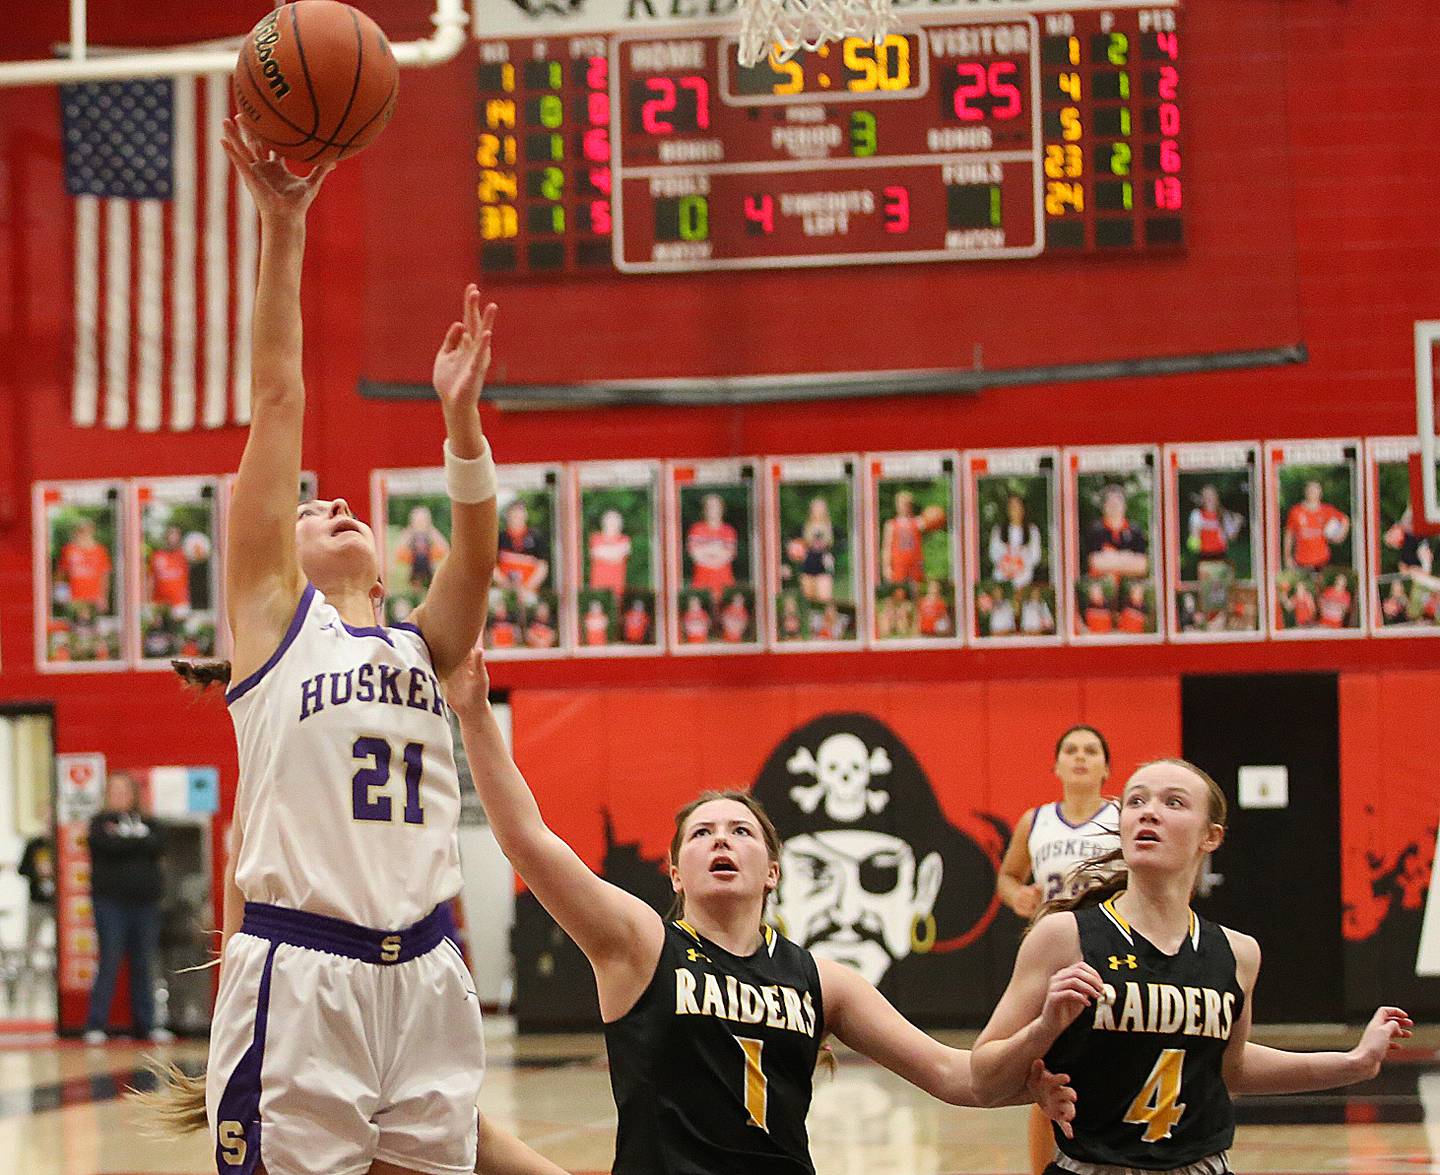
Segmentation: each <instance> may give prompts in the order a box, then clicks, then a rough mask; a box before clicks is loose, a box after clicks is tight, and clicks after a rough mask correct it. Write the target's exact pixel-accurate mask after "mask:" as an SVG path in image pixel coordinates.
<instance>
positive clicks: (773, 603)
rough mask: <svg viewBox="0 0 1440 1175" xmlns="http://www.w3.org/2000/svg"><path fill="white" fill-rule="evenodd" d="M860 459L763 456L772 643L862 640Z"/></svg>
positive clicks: (788, 647)
mask: <svg viewBox="0 0 1440 1175" xmlns="http://www.w3.org/2000/svg"><path fill="white" fill-rule="evenodd" d="M858 466H859V458H858V457H856V456H855V455H854V454H835V455H830V456H823V457H819V456H817V457H768V458H766V460H765V469H766V470H767V476H766V478H765V488H766V491H767V494H768V499H769V500H768V502H767V506H766V546H767V548H768V553H769V557H770V558H769V568H770V592H769V596H770V617H771V636H770V647H771V648H772V649H774V650H775V651H777V652H781V651H792V650H799V651H805V652H810V651H816V650H836V649H854V648H858V647H859V645H860V641H861V638H862V636H863V633H862V631H861V628H860V625H861V621H862V613H863V607H862V605H863V599H862V596H861V592H860V546H859V543H858V539H859V534H860V524H859V518H858V515H859V509H858V506H859V502H858V500H857V497H856V480H857V477H856V475H857V472H858Z"/></svg>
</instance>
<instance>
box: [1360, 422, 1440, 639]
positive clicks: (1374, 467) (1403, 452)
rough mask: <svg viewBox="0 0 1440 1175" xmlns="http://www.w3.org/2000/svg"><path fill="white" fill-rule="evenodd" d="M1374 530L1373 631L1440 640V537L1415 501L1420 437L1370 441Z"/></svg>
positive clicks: (1371, 530)
mask: <svg viewBox="0 0 1440 1175" xmlns="http://www.w3.org/2000/svg"><path fill="white" fill-rule="evenodd" d="M1365 453H1366V480H1367V481H1368V483H1369V493H1368V494H1367V496H1366V501H1367V503H1368V505H1369V515H1370V526H1369V539H1370V559H1369V566H1370V569H1371V570H1370V577H1369V585H1370V586H1369V595H1370V632H1371V634H1372V635H1373V636H1387V637H1388V636H1440V565H1437V564H1440V558H1437V556H1440V535H1437V534H1436V533H1435V532H1434V529H1433V528H1427V527H1425V525H1424V518H1423V517H1420V515H1423V511H1422V510H1418V509H1417V508H1416V503H1415V502H1414V501H1413V500H1412V499H1411V489H1412V482H1411V468H1412V463H1414V464H1416V465H1418V462H1419V457H1420V443H1419V441H1418V440H1416V438H1415V437H1371V438H1370V439H1369V440H1367V441H1366V442H1365Z"/></svg>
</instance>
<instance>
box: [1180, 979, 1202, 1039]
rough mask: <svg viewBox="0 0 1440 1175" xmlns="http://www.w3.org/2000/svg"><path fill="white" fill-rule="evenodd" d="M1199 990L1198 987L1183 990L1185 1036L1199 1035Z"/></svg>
mask: <svg viewBox="0 0 1440 1175" xmlns="http://www.w3.org/2000/svg"><path fill="white" fill-rule="evenodd" d="M1200 1000H1201V996H1200V989H1199V988H1198V987H1187V988H1186V989H1185V1027H1184V1029H1183V1030H1182V1031H1184V1033H1185V1035H1186V1036H1199V1035H1200V1020H1201V1015H1202V1013H1201V1011H1200Z"/></svg>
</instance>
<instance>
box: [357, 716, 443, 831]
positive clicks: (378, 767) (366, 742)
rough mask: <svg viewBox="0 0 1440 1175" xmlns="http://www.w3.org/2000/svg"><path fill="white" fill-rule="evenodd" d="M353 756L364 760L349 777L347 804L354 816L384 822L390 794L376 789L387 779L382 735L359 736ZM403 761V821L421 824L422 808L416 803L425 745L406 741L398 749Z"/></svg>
mask: <svg viewBox="0 0 1440 1175" xmlns="http://www.w3.org/2000/svg"><path fill="white" fill-rule="evenodd" d="M351 751H352V753H353V755H354V757H355V758H356V759H357V760H359V761H361V762H362V763H365V764H367V765H366V766H364V767H361V768H360V770H358V771H357V772H355V776H354V778H353V779H351V781H350V790H351V806H352V808H353V813H352V814H353V815H354V817H355V819H356V820H376V821H380V822H382V823H388V822H389V821H390V820H391V819H392V816H391V811H392V807H391V803H390V797H389V796H388V795H386V794H384V793H383V792H380V794H378V795H377V794H376V793H377V792H379V789H381V788H383V787H385V786H386V784H388V783H389V782H390V760H391V757H392V752H391V750H390V744H389V743H388V742H387V741H386V740H385V739H383V738H372V737H369V736H362V737H360V738H357V739H356V740H355V745H354V746H353V747H352V748H351ZM401 759H402V760H403V761H404V763H405V810H404V820H405V823H406V824H424V823H425V809H424V808H422V807H421V806H420V776H421V774H422V773H423V771H424V769H425V748H424V746H422V745H421V744H420V743H406V744H405V750H404V751H403V752H402V753H401Z"/></svg>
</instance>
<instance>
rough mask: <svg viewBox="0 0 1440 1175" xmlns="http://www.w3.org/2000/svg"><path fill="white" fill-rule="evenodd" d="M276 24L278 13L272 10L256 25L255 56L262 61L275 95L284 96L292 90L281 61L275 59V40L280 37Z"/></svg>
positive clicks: (261, 64) (266, 81) (266, 80)
mask: <svg viewBox="0 0 1440 1175" xmlns="http://www.w3.org/2000/svg"><path fill="white" fill-rule="evenodd" d="M275 25H276V14H275V13H273V12H272V13H271V14H270V15H269V16H267V17H266V18H265V19H264V20H262V21H261V22H260V23H259V24H258V25H256V26H255V32H254V33H253V34H252V35H253V36H254V38H255V56H256V58H257V59H258V60H259V62H260V72H261V73H263V74H264V75H265V84H266V85H267V86H269V87H270V92H271V93H272V94H274V95H275V97H277V98H283V97H285V95H286V94H288V93H289V92H290V83H289V82H287V81H286V80H285V74H284V72H283V71H282V70H281V68H280V63H279V62H278V61H276V60H275V42H277V41H278V40H279V39H280V33H279V30H278V29H276V27H275Z"/></svg>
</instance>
